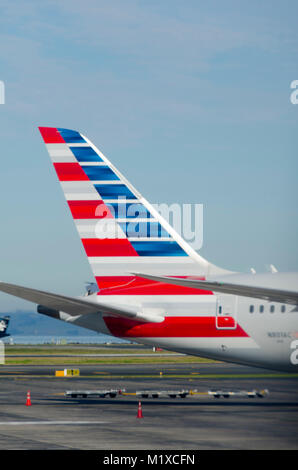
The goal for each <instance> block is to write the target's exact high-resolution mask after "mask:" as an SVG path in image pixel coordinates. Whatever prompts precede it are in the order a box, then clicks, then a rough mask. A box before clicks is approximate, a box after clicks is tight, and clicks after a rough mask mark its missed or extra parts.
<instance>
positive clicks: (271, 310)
mask: <svg viewBox="0 0 298 470" xmlns="http://www.w3.org/2000/svg"><path fill="white" fill-rule="evenodd" d="M274 310H275V307H274V305H270V312H271V313H274Z"/></svg>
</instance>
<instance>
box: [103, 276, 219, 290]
mask: <svg viewBox="0 0 298 470" xmlns="http://www.w3.org/2000/svg"><path fill="white" fill-rule="evenodd" d="M95 279H96V282H97V285H98V287H99V289H100V292H99V295H213V292H211V291H207V290H202V289H195V288H192V287H184V286H177V285H174V284H166V283H164V282H157V281H151V280H149V279H144V278H142V277H138V276H97V277H96V278H95Z"/></svg>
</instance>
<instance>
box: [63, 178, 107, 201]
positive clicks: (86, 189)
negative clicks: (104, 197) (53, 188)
mask: <svg viewBox="0 0 298 470" xmlns="http://www.w3.org/2000/svg"><path fill="white" fill-rule="evenodd" d="M60 184H61V186H62V189H63V192H64V194H65V198H66V199H67V201H80V200H88V199H89V200H90V201H94V200H101V197H100V195H99V194H98V192H97V191H96V189H95V188H94V186H93V185H92V184H91V182H90V181H61V182H60Z"/></svg>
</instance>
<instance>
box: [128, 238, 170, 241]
mask: <svg viewBox="0 0 298 470" xmlns="http://www.w3.org/2000/svg"><path fill="white" fill-rule="evenodd" d="M127 238H128V239H129V241H131V242H169V241H170V242H172V241H174V240H173V238H172V237H127Z"/></svg>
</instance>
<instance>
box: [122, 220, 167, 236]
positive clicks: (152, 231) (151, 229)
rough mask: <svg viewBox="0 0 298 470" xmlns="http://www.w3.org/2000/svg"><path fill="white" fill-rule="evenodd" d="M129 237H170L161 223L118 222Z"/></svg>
mask: <svg viewBox="0 0 298 470" xmlns="http://www.w3.org/2000/svg"><path fill="white" fill-rule="evenodd" d="M118 223H119V225H120V226H121V229H122V230H123V232H124V233H125V235H126V236H127V237H138V238H144V237H147V238H149V239H150V238H152V237H154V238H161V237H170V235H169V234H168V232H167V231H166V230H164V228H163V227H162V226H161V225H160V223H159V222H152V221H150V220H149V221H148V222H147V221H146V222H118Z"/></svg>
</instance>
